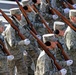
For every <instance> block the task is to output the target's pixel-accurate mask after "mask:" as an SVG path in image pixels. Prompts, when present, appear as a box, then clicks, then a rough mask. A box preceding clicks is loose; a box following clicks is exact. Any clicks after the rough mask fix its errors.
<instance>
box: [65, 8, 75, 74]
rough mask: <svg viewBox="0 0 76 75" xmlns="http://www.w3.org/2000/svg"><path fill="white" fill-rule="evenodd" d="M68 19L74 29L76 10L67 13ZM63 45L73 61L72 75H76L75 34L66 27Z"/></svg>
mask: <svg viewBox="0 0 76 75" xmlns="http://www.w3.org/2000/svg"><path fill="white" fill-rule="evenodd" d="M69 18H70V21H71V23H72V25H73V26H74V27H75V28H76V10H73V9H72V10H70V11H69ZM64 37H65V43H66V45H67V48H68V53H69V55H70V57H71V58H72V60H73V61H74V63H73V65H72V72H73V73H72V75H76V63H75V62H76V59H75V56H76V51H75V50H76V32H75V31H74V30H73V29H71V28H70V27H69V26H68V27H67V29H66V31H65V34H64Z"/></svg>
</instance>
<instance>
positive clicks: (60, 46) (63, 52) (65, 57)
mask: <svg viewBox="0 0 76 75" xmlns="http://www.w3.org/2000/svg"><path fill="white" fill-rule="evenodd" d="M33 6H34V10H35V11H36V12H37V13H38V14H39V15H40V16H41V14H40V12H39V11H38V10H37V9H36V7H35V5H34V4H33ZM41 18H42V19H43V21H44V23H46V22H45V20H44V18H43V17H42V16H41ZM46 28H47V27H46ZM47 30H48V31H49V33H50V32H51V33H53V31H52V30H51V29H50V28H49V26H48V28H47ZM57 42H58V43H57V46H58V48H60V50H61V52H62V54H63V56H64V59H65V60H69V56H68V55H67V54H66V53H65V51H64V49H63V47H62V45H61V44H60V43H59V41H57Z"/></svg>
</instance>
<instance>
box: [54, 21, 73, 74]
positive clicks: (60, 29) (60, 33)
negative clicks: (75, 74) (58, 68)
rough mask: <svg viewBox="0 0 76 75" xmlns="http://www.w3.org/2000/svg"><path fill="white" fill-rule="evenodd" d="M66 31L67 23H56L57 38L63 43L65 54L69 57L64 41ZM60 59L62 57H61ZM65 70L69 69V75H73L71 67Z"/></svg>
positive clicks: (55, 32)
mask: <svg viewBox="0 0 76 75" xmlns="http://www.w3.org/2000/svg"><path fill="white" fill-rule="evenodd" d="M65 30H66V26H65V23H64V22H61V21H55V22H54V34H55V36H56V38H57V39H58V41H59V42H60V43H61V45H62V47H63V48H64V50H65V53H66V54H67V55H68V53H67V50H68V48H67V47H66V44H65V41H64V32H65ZM61 56H62V60H65V58H64V57H63V55H62V54H61ZM59 58H60V56H59ZM69 61H70V62H72V63H73V60H69ZM65 68H67V70H68V71H67V72H68V73H67V75H69V74H72V70H71V67H70V66H69V67H67V66H65Z"/></svg>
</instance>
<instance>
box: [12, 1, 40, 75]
mask: <svg viewBox="0 0 76 75" xmlns="http://www.w3.org/2000/svg"><path fill="white" fill-rule="evenodd" d="M24 2H25V4H28V0H25V1H22V3H23V4H24ZM26 13H27V15H28V16H29V19H31V20H32V19H33V18H32V17H31V16H32V15H31V14H30V13H29V12H26ZM13 16H14V15H13ZM18 16H21V19H20V20H19V19H18V17H16V18H17V19H18V20H19V23H20V24H19V25H21V26H20V27H21V32H22V33H23V34H24V35H25V36H26V37H27V38H29V39H30V40H31V43H30V45H29V46H25V47H23V51H24V52H26V51H27V53H26V54H24V55H25V56H24V58H25V63H26V65H27V67H28V73H29V74H30V75H33V73H34V70H35V65H36V60H37V57H38V55H39V50H38V45H37V42H36V40H35V39H34V38H33V36H32V35H31V34H30V33H29V31H28V29H27V27H24V26H27V25H28V24H27V22H26V20H25V18H24V16H23V15H22V14H21V15H18ZM24 23H25V24H24ZM16 24H17V23H16ZM24 28H25V29H24ZM25 50H26V51H25ZM24 52H23V53H24ZM32 64H33V65H34V66H33V68H32Z"/></svg>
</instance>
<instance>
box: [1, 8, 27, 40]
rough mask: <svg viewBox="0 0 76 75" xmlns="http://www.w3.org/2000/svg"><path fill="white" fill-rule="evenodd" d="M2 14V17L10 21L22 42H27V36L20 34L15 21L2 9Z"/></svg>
mask: <svg viewBox="0 0 76 75" xmlns="http://www.w3.org/2000/svg"><path fill="white" fill-rule="evenodd" d="M0 12H1V13H2V16H3V17H4V18H5V19H6V20H7V21H8V23H9V24H10V25H11V26H12V27H13V28H14V29H15V30H16V31H17V32H18V35H19V36H20V38H21V39H22V40H25V39H26V38H25V36H24V35H23V34H21V33H20V30H19V29H18V28H17V27H16V26H15V24H14V23H13V21H12V20H11V19H10V18H9V17H8V16H7V15H6V14H5V13H4V12H3V11H2V10H1V9H0Z"/></svg>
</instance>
